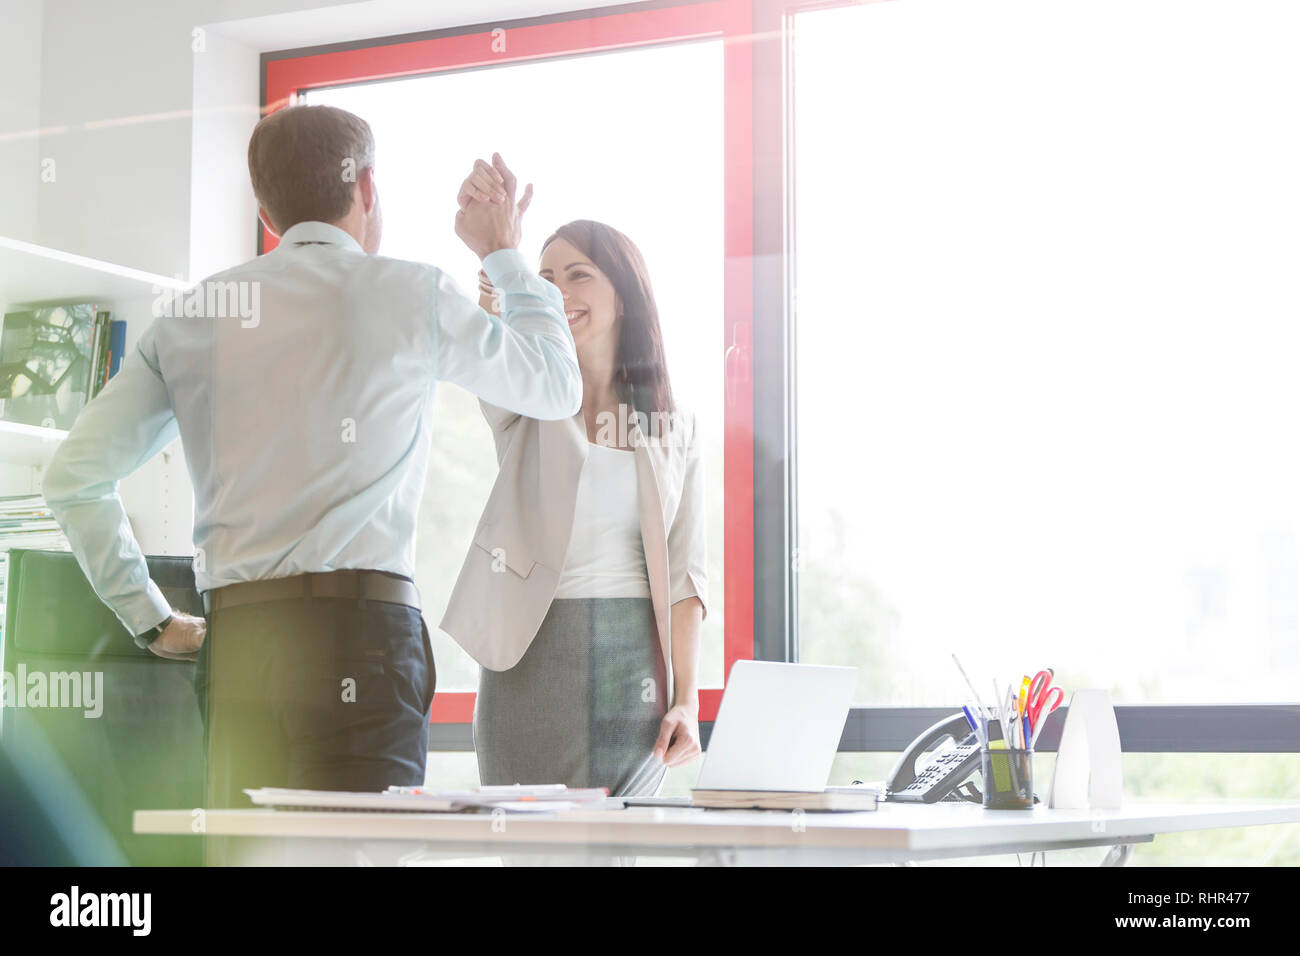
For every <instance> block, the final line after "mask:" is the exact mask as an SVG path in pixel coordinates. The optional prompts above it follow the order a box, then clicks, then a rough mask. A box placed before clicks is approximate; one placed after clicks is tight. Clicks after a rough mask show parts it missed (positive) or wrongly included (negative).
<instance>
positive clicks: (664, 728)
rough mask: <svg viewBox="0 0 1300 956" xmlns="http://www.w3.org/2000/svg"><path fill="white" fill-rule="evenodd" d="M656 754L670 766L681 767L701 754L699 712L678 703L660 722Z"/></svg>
mask: <svg viewBox="0 0 1300 956" xmlns="http://www.w3.org/2000/svg"><path fill="white" fill-rule="evenodd" d="M654 755H655V756H656V757H658V758H659V759H660V760H662V761H663V762H664V763H666V764H667V765H668V766H669V767H680V766H682V765H683V764H687V763H690V762H691V761H692V760H694V759H695V758H696V757H698V756H699V755H700V718H699V712H698V711H696V710H694V709H692V708H690V707H686V706H684V705H681V704H679V705H677V706H676V707H674V708H672V709H671V710H669V711H668V713H666V714H664V719H663V720H661V721H660V722H659V739H658V740H656V741H655V749H654Z"/></svg>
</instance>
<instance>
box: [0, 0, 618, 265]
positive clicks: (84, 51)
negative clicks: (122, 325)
mask: <svg viewBox="0 0 1300 956" xmlns="http://www.w3.org/2000/svg"><path fill="white" fill-rule="evenodd" d="M10 2H13V0H10ZM18 2H20V3H32V2H33V0H18ZM614 3H615V0H579V2H574V0H567V2H566V0H474V2H454V3H450V2H443V3H429V2H428V0H418V2H417V0H371V2H367V3H338V2H331V0H131V2H129V3H128V2H118V3H111V4H109V3H102V4H101V3H96V2H90V0H44V18H43V33H42V42H41V43H40V45H39V46H40V58H41V61H40V75H41V85H40V117H39V118H40V122H41V125H43V126H47V127H48V126H54V125H57V126H59V127H61V128H65V129H62V130H61V131H59V132H49V133H46V134H45V135H42V136H41V137H40V140H39V144H40V145H39V150H40V155H41V156H50V157H53V158H54V159H55V161H56V163H57V167H56V168H57V173H58V181H57V183H56V184H54V185H53V186H51V187H49V188H47V189H45V190H43V191H41V192H40V205H39V209H38V213H37V225H38V231H37V239H36V241H38V242H40V243H41V244H42V245H47V246H53V247H56V248H60V249H66V250H68V251H72V252H77V253H80V254H82V255H88V256H93V257H95V258H100V259H107V260H110V261H113V262H118V263H121V264H124V265H129V266H134V267H136V268H140V269H146V270H149V271H152V272H158V273H161V274H163V275H177V274H182V275H185V276H187V277H191V278H200V277H202V276H203V275H206V274H207V273H209V272H211V271H214V270H216V269H220V268H224V267H226V266H228V265H232V264H233V263H235V262H237V261H239V260H240V259H243V258H247V257H248V256H251V255H252V254H253V253H254V251H255V247H254V235H255V229H254V226H253V223H254V220H253V216H254V214H255V210H253V209H251V208H250V206H251V201H252V200H251V194H250V192H249V190H248V186H247V182H246V179H247V172H246V170H245V166H244V162H245V158H244V157H245V149H246V148H247V143H248V133H249V132H250V131H251V129H252V126H253V123H254V122H255V121H256V113H255V110H256V107H257V105H258V104H257V98H258V89H259V77H258V54H259V53H261V52H264V51H271V50H277V49H285V48H292V47H297V46H305V45H316V44H321V43H329V42H340V41H345V40H353V39H360V38H365V37H376V36H386V35H391V34H394V33H402V32H411V31H416V30H432V29H441V28H445V27H449V26H455V25H458V24H464V23H480V22H482V23H491V22H500V21H502V20H508V19H514V18H519V17H528V16H540V15H544V14H548V13H554V12H557V11H560V10H565V9H585V8H590V7H597V6H609V5H613V4H614ZM124 10H134V11H135V12H134V13H133V14H130V15H124V13H123V12H124ZM196 28H201V29H202V30H203V31H204V32H203V39H204V49H203V51H202V52H195V51H194V50H193V46H194V34H193V31H194V30H195V29H196Z"/></svg>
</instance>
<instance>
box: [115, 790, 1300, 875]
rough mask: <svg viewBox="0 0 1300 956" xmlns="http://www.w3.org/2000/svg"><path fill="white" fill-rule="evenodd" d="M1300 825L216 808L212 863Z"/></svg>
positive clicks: (150, 828) (787, 860)
mask: <svg viewBox="0 0 1300 956" xmlns="http://www.w3.org/2000/svg"><path fill="white" fill-rule="evenodd" d="M1297 822H1300V805H1294V804H1290V805H1283V804H1265V803H1249V802H1234V803H1204V804H1156V803H1149V804H1148V803H1132V804H1130V805H1129V806H1126V807H1125V808H1124V809H1123V810H1104V811H1101V810H1099V811H1093V810H1050V809H1047V808H1046V807H1037V808H1035V809H1033V810H1029V811H1024V810H985V809H983V808H982V807H979V806H975V805H973V804H936V805H932V806H924V805H915V804H882V805H881V808H880V809H879V810H877V811H875V812H871V813H827V814H823V813H802V814H790V813H786V812H780V811H762V810H697V809H689V808H683V807H663V808H661V807H636V808H629V809H626V810H572V811H566V812H559V813H546V814H518V815H506V814H504V812H498V813H497V814H496V815H487V814H460V813H357V812H344V811H283V810H262V809H259V810H209V811H206V812H205V814H204V816H203V819H202V826H203V832H204V833H205V834H206V836H207V837H208V838H209V842H208V862H209V863H219V864H234V865H286V864H292V865H305V866H313V865H317V866H339V865H353V864H355V865H379V866H393V865H397V866H401V865H420V864H437V863H440V862H448V861H451V860H465V861H467V862H468V861H469V860H471V859H474V858H477V859H483V858H488V859H491V858H497V857H509V858H510V861H511V862H520V863H527V862H533V863H537V862H544V863H564V864H593V863H594V864H601V863H609V862H611V861H615V860H618V859H622V858H626V857H635V856H658V857H673V858H691V859H694V860H695V861H696V862H698V863H701V864H717V865H773V864H775V865H782V864H792V865H800V866H806V865H849V864H860V863H909V862H914V861H923V860H939V859H951V858H954V857H970V856H991V855H995V854H1005V853H1030V852H1034V851H1046V850H1063V849H1074V848H1078V847H1102V848H1106V847H1108V848H1110V851H1109V853H1107V854H1106V856H1105V859H1104V860H1103V865H1123V864H1124V863H1125V862H1126V861H1127V859H1128V857H1129V854H1130V853H1131V852H1132V848H1133V845H1134V844H1137V843H1149V842H1151V841H1152V840H1153V839H1154V838H1155V837H1156V835H1158V834H1162V833H1181V832H1186V831H1189V830H1208V829H1216V828H1225V827H1243V826H1260V825H1265V824H1275V823H1297ZM195 825H196V820H195V811H190V810H137V811H136V813H135V832H136V833H142V834H143V833H159V834H185V833H192V832H194V828H195Z"/></svg>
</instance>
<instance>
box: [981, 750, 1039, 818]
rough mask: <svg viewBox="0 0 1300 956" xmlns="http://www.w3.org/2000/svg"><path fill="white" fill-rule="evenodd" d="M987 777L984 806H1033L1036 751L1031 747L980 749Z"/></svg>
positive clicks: (1027, 808) (1018, 807)
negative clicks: (1022, 748) (1026, 748)
mask: <svg viewBox="0 0 1300 956" xmlns="http://www.w3.org/2000/svg"><path fill="white" fill-rule="evenodd" d="M980 775H981V776H982V777H983V778H984V788H983V789H984V806H985V807H986V808H988V809H990V810H1032V809H1033V808H1034V752H1033V751H1032V750H989V749H987V748H985V749H984V750H981V751H980Z"/></svg>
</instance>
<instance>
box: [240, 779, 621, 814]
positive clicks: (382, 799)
mask: <svg viewBox="0 0 1300 956" xmlns="http://www.w3.org/2000/svg"><path fill="white" fill-rule="evenodd" d="M244 793H246V794H248V798H249V799H250V800H252V801H253V802H254V803H256V804H258V805H259V806H268V807H280V808H282V809H290V808H292V809H297V810H379V811H390V812H391V811H398V812H400V811H418V812H422V813H439V812H440V813H452V812H457V811H460V810H497V809H500V810H508V811H511V812H515V813H528V812H533V813H536V812H538V811H554V810H574V809H577V808H578V807H587V808H591V807H600V806H601V805H603V804H604V803H605V798H606V797H608V796H609V791H607V790H606V789H605V788H604V787H600V788H598V789H587V790H579V789H569V788H568V787H565V786H564V785H563V784H545V785H542V786H532V787H527V786H518V785H516V786H511V787H480V788H479V789H477V790H427V789H425V788H423V787H389V788H388V789H387V790H385V791H383V792H382V793H352V792H347V791H340V790H290V789H285V788H282V787H261V788H258V789H249V790H245V791H244Z"/></svg>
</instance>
